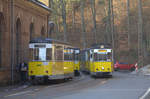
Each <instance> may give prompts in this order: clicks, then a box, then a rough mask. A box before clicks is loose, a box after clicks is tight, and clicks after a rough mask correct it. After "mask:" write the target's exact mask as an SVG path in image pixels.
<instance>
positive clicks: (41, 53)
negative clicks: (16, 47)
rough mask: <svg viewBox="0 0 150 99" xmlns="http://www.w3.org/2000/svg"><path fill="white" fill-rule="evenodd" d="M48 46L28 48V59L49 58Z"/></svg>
mask: <svg viewBox="0 0 150 99" xmlns="http://www.w3.org/2000/svg"><path fill="white" fill-rule="evenodd" d="M51 51H52V50H51V49H50V48H34V49H30V59H31V60H34V61H46V60H51V56H52V55H51Z"/></svg>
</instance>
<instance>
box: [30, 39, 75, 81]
mask: <svg viewBox="0 0 150 99" xmlns="http://www.w3.org/2000/svg"><path fill="white" fill-rule="evenodd" d="M72 48H73V47H72V46H70V45H69V44H68V43H63V42H60V41H57V40H53V39H50V38H36V39H33V40H31V41H30V43H29V49H30V61H29V67H28V69H29V70H28V75H29V79H30V80H31V81H32V82H38V81H42V82H45V81H47V80H52V79H65V78H72V77H73V76H74V61H73V50H72Z"/></svg>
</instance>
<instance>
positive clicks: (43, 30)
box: [41, 26, 45, 37]
mask: <svg viewBox="0 0 150 99" xmlns="http://www.w3.org/2000/svg"><path fill="white" fill-rule="evenodd" d="M41 37H45V27H44V26H43V27H42V29H41Z"/></svg>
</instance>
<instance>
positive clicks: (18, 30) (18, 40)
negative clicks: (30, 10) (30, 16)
mask: <svg viewBox="0 0 150 99" xmlns="http://www.w3.org/2000/svg"><path fill="white" fill-rule="evenodd" d="M15 30H16V31H15V33H16V64H19V63H20V62H21V61H22V59H21V53H22V47H21V44H22V41H21V39H22V38H21V35H22V23H21V20H20V18H17V20H16V28H15Z"/></svg>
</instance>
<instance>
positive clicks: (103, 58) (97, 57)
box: [94, 53, 107, 61]
mask: <svg viewBox="0 0 150 99" xmlns="http://www.w3.org/2000/svg"><path fill="white" fill-rule="evenodd" d="M94 61H107V54H99V53H94Z"/></svg>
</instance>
